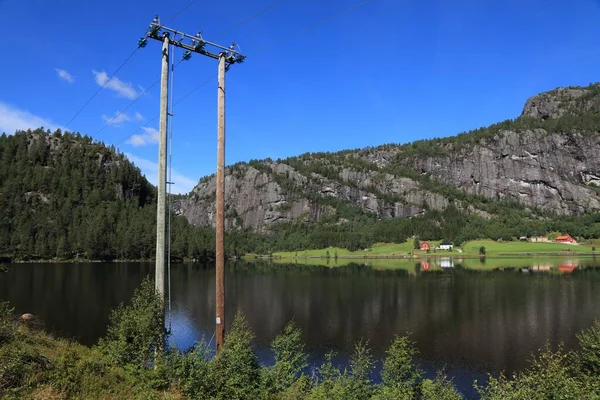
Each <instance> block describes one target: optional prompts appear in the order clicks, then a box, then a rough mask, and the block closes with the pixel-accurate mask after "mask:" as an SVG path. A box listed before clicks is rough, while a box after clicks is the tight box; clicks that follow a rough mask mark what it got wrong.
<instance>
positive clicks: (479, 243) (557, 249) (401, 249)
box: [0, 240, 600, 264]
mask: <svg viewBox="0 0 600 400" xmlns="http://www.w3.org/2000/svg"><path fill="white" fill-rule="evenodd" d="M427 243H430V244H431V246H432V247H433V249H430V250H420V249H415V248H414V242H413V241H406V242H404V243H375V244H374V245H373V246H371V247H369V248H366V249H363V250H356V251H350V250H347V249H344V248H339V247H329V248H322V249H312V250H299V251H287V252H273V253H270V254H254V253H248V254H245V255H243V256H233V257H228V258H229V259H232V260H237V259H243V260H246V261H253V260H271V261H275V262H280V261H291V262H296V261H298V260H380V259H390V260H394V259H396V260H420V259H439V258H452V259H480V258H487V259H490V258H495V259H496V258H517V257H524V258H540V257H559V258H561V257H577V258H582V257H597V256H600V240H596V241H591V242H589V243H585V244H576V245H574V244H561V243H531V242H517V241H514V242H497V241H492V240H474V241H470V242H466V243H464V244H463V245H462V246H460V247H455V248H453V249H452V250H439V249H438V250H436V249H435V247H437V246H439V244H440V242H439V241H431V242H427ZM482 248H483V253H482ZM206 261H211V260H210V258H208V259H203V260H198V259H191V258H187V257H185V258H178V259H173V260H172V262H176V263H193V262H206ZM1 262H4V263H14V264H21V263H49V264H52V263H144V262H154V259H153V258H144V259H108V260H101V259H92V260H90V259H87V258H77V259H61V258H51V259H44V258H36V257H14V256H11V255H7V254H4V255H0V263H1Z"/></svg>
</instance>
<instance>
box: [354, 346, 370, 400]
mask: <svg viewBox="0 0 600 400" xmlns="http://www.w3.org/2000/svg"><path fill="white" fill-rule="evenodd" d="M373 367H374V363H373V357H372V356H371V352H370V350H369V348H368V347H367V343H366V342H363V341H360V342H358V343H357V344H356V346H355V347H354V353H353V354H352V358H351V359H350V369H351V373H350V376H349V379H348V392H349V394H350V397H347V398H349V399H350V398H353V399H369V398H370V397H371V395H372V394H373V391H374V387H373V384H372V382H371V372H372V370H373Z"/></svg>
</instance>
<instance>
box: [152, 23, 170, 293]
mask: <svg viewBox="0 0 600 400" xmlns="http://www.w3.org/2000/svg"><path fill="white" fill-rule="evenodd" d="M168 97H169V32H165V33H164V34H163V46H162V67H161V75H160V119H159V125H158V128H159V138H158V202H157V206H156V268H155V287H156V293H157V294H158V295H159V296H160V299H161V300H162V301H163V303H164V301H165V219H166V215H167V213H166V196H167V119H168V118H169V116H168V115H167V113H168V104H169V99H168Z"/></svg>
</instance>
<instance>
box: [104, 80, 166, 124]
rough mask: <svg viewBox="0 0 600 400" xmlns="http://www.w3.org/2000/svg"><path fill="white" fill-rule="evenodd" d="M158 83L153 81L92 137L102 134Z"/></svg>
mask: <svg viewBox="0 0 600 400" xmlns="http://www.w3.org/2000/svg"><path fill="white" fill-rule="evenodd" d="M159 82H160V78H159V79H158V80H157V81H155V82H154V83H153V84H152V85H150V86H149V87H148V88H147V89H146V90H144V91H143V92H141V93H140V94H138V95H137V97H136V98H135V99H133V100H132V101H131V102H130V103H129V104H127V105H126V106H125V107H124V108H122V109H121V111H119V112H118V113H116V114H115V116H114V117H112V118H111V119H109V120H108V121H106V123H105V124H104V125H103V126H102V128H100V129H98V131H97V132H96V133H95V134H94V136H98V134H99V133H100V132H102V131H103V130H104V129H106V127H108V126H109V125H110V124H112V123H113V121H114V120H116V119H117V118H119V117H120V116H121V115H123V114H124V113H125V111H127V110H128V109H129V107H131V106H132V105H134V104H135V103H136V102H137V101H138V100H139V99H141V98H142V97H143V96H144V95H145V94H146V93H148V92H149V91H150V89H152V88H153V87H154V86H156V85H157V84H158V83H159Z"/></svg>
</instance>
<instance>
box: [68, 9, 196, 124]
mask: <svg viewBox="0 0 600 400" xmlns="http://www.w3.org/2000/svg"><path fill="white" fill-rule="evenodd" d="M196 1H197V0H192V1H190V2H189V3H188V4H186V5H185V6H184V7H183V8H182V9H181V10H179V11H177V12H176V13H175V14H173V15H172V16H171V17H169V19H168V20H167V22H168V21H170V20H172V19H174V18H175V17H177V16H178V15H179V14H181V13H182V12H184V11H185V10H187V9H188V8H189V7H190V6H191V5H192V4H194V3H195V2H196ZM140 47H141V46H140V45H139V44H138V46H137V47H136V48H135V50H134V51H133V52H132V53H131V54H130V55H129V57H127V58H126V59H125V61H123V63H122V64H121V65H119V68H117V69H116V70H115V72H113V73H112V75H111V76H110V77H109V78H108V79H107V80H106V81H105V82H104V83H103V84H102V85H101V86H100V88H99V89H98V90H96V91H95V92H94V94H93V95H92V97H90V98H89V99H88V100H87V101H86V102H85V103H84V104H83V106H81V108H80V109H79V110H77V112H76V113H75V115H73V116H72V117H71V119H70V120H69V122H67V123H66V124H65V125H64V126H63V130H66V129H67V127H68V126H69V125H70V124H71V122H73V121H74V120H75V118H77V116H79V114H81V112H82V111H83V110H84V109H85V108H86V107H87V106H88V104H90V103H91V102H92V100H94V98H95V97H96V96H97V95H98V93H100V91H101V90H102V89H104V87H105V86H106V85H107V84H108V82H110V81H111V79H113V78H114V77H115V75H117V73H118V72H119V71H120V70H121V68H123V67H124V66H125V64H127V63H128V62H129V60H131V58H132V57H133V56H134V55H135V53H137V51H138V50H139V49H140ZM155 84H156V83H155ZM136 100H137V99H136ZM102 129H104V127H103V128H102Z"/></svg>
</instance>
